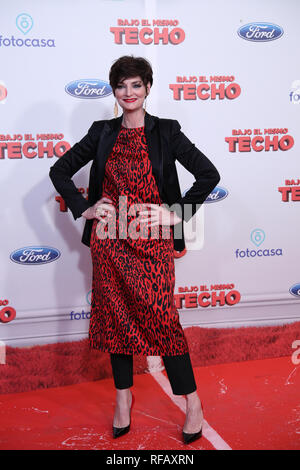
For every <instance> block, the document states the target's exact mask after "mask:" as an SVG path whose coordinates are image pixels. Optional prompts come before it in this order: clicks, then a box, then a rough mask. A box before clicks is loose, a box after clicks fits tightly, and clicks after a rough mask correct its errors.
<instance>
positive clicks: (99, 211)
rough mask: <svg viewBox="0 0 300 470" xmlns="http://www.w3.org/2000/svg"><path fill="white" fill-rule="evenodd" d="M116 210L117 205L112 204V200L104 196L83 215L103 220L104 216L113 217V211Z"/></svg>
mask: <svg viewBox="0 0 300 470" xmlns="http://www.w3.org/2000/svg"><path fill="white" fill-rule="evenodd" d="M107 203H108V204H107ZM109 203H111V204H109ZM114 210H115V207H114V206H113V204H112V200H111V199H109V198H108V197H105V196H104V197H102V198H101V199H99V201H97V202H96V203H95V204H94V205H93V206H91V207H89V208H88V209H87V210H86V211H84V212H83V213H82V214H81V215H82V217H85V218H86V219H98V220H103V219H102V217H105V216H107V217H111V216H112V214H111V213H112V212H113V211H114Z"/></svg>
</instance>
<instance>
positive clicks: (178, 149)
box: [49, 113, 220, 256]
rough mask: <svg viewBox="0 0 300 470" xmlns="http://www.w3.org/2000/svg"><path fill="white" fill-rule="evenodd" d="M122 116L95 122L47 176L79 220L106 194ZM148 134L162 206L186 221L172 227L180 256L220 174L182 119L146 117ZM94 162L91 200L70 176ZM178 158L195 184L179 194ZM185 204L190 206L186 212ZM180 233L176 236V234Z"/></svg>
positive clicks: (88, 231) (85, 239) (89, 226)
mask: <svg viewBox="0 0 300 470" xmlns="http://www.w3.org/2000/svg"><path fill="white" fill-rule="evenodd" d="M121 123H122V116H121V117H118V118H116V119H110V120H103V121H95V122H94V123H93V124H92V126H91V127H90V129H89V130H88V133H87V134H86V135H85V136H84V137H83V139H81V140H80V142H78V143H76V144H75V145H74V146H73V147H72V148H70V149H69V150H68V151H67V152H66V153H65V154H64V155H63V156H62V157H61V158H60V159H59V160H57V161H56V162H55V164H54V165H53V166H52V167H51V168H50V173H49V176H50V178H51V180H52V182H53V185H54V187H55V188H56V190H57V191H58V192H59V193H60V194H61V196H62V197H63V199H64V200H65V202H66V205H67V207H68V208H69V209H70V210H71V212H72V214H73V217H74V219H77V218H78V217H80V216H81V214H82V213H83V212H84V211H85V210H86V209H87V208H88V207H90V206H92V205H94V204H95V202H97V201H98V200H99V199H100V198H101V195H102V185H103V178H104V173H105V163H106V160H107V158H108V156H109V154H110V152H111V151H112V149H113V146H114V143H115V142H116V139H117V136H118V133H119V130H120V128H121ZM145 136H146V141H147V145H148V151H149V158H150V161H151V164H152V173H153V176H154V178H155V181H156V184H157V187H158V190H159V194H160V197H161V201H162V203H167V204H168V205H169V206H172V204H174V203H177V204H175V205H174V207H173V208H172V207H171V208H170V210H175V211H176V213H177V214H178V215H179V216H180V217H181V218H182V222H180V223H179V224H176V226H171V227H172V230H173V234H174V228H175V227H177V228H179V229H180V230H179V231H177V229H176V232H175V233H176V237H174V249H175V255H176V252H177V254H178V255H179V256H180V255H181V254H183V253H184V252H185V241H184V231H183V220H185V221H186V222H187V221H188V220H189V219H190V218H191V217H192V216H193V215H194V214H195V213H196V211H197V210H198V209H199V207H200V205H201V204H202V203H203V202H204V201H205V199H206V198H207V196H208V195H209V194H210V193H211V191H212V190H213V189H214V188H215V186H216V185H217V184H218V182H219V181H220V175H219V173H218V171H217V169H216V168H215V166H214V165H213V163H212V162H211V161H210V160H209V159H208V158H207V157H206V156H205V155H204V154H203V153H202V152H201V151H200V150H199V149H197V148H196V147H195V145H194V144H193V143H192V142H191V141H190V140H189V139H188V138H187V137H186V136H185V135H184V134H183V132H181V130H180V125H179V123H178V121H175V120H172V119H161V118H158V117H156V116H152V115H150V114H148V113H146V114H145ZM90 160H93V163H92V166H91V170H90V177H89V187H88V200H86V199H85V198H84V196H83V195H82V194H81V193H80V192H79V191H78V189H77V188H76V186H75V185H74V183H73V181H72V179H71V178H72V176H73V175H74V174H75V173H76V172H77V171H78V170H80V168H82V167H83V166H84V165H86V164H87V163H88V162H89V161H90ZM176 160H178V161H179V162H180V163H181V164H182V165H183V166H184V167H185V168H186V169H187V170H188V171H189V172H191V173H192V174H193V175H194V177H195V181H194V183H193V185H192V187H191V188H190V189H189V190H188V191H187V192H186V194H185V196H184V197H182V196H181V190H180V186H179V181H178V174H177V169H176V165H175V161H176ZM184 204H186V205H188V207H187V208H186V210H184ZM92 224H93V220H92V219H90V220H86V223H85V227H84V231H83V235H82V240H81V241H82V243H84V244H85V245H87V246H89V245H90V237H91V229H92ZM181 230H182V234H181V236H180V237H179V238H177V234H178V233H180V232H181Z"/></svg>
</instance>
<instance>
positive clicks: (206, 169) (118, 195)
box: [50, 56, 220, 443]
mask: <svg viewBox="0 0 300 470" xmlns="http://www.w3.org/2000/svg"><path fill="white" fill-rule="evenodd" d="M109 80H110V85H111V87H112V90H113V93H114V96H115V98H116V104H115V108H116V107H117V106H118V105H119V106H120V107H121V108H122V110H123V114H122V116H121V117H118V118H115V119H111V120H104V121H96V122H94V123H93V125H92V126H91V128H90V129H89V131H88V134H87V135H86V136H85V137H83V139H82V140H81V141H80V142H79V143H77V144H75V145H74V146H73V147H72V148H71V149H70V150H68V151H67V152H66V153H65V154H64V155H63V157H61V158H60V159H59V160H57V162H56V163H55V165H54V166H53V167H52V168H51V169H50V177H51V179H52V182H53V184H54V186H55V188H56V189H57V191H58V192H59V193H60V194H61V195H62V197H63V198H64V200H65V202H66V204H67V206H68V207H69V208H70V210H71V211H72V213H73V216H74V218H75V219H76V218H78V217H80V216H82V217H84V218H85V219H86V223H85V229H84V233H83V238H82V241H83V243H85V244H86V245H88V246H90V250H91V256H92V263H93V285H92V302H91V320H90V328H89V340H90V345H91V347H93V348H97V349H99V350H101V351H105V352H110V359H111V365H112V371H113V377H114V383H115V387H116V407H115V414H114V419H113V436H114V437H119V436H121V435H123V434H125V433H126V432H128V431H129V429H130V416H131V407H132V400H133V396H132V393H131V390H130V388H131V387H132V386H133V354H141V355H160V356H162V359H163V362H164V365H165V368H166V372H167V375H168V378H169V380H170V384H171V387H172V391H173V393H174V394H175V395H186V420H185V423H184V427H183V441H184V443H190V442H192V441H194V440H195V439H197V438H199V437H200V436H201V435H202V421H203V413H202V406H201V402H200V399H199V397H198V394H197V391H196V390H197V387H196V383H195V378H194V374H193V369H192V365H191V360H190V356H189V349H188V344H187V341H186V338H185V336H184V332H183V329H182V327H181V325H180V322H179V315H178V311H177V309H176V308H175V304H174V298H173V294H174V286H175V271H174V249H176V247H177V248H178V247H181V250H179V251H182V248H183V247H184V246H183V245H182V241H183V243H184V234H182V235H181V238H180V237H177V229H178V228H180V227H181V226H182V224H183V220H186V221H188V220H189V219H190V218H191V217H192V215H194V214H195V212H196V210H197V205H198V208H199V206H200V204H202V203H203V201H204V200H205V199H206V197H207V196H208V195H209V194H210V192H211V191H212V190H213V189H214V187H215V186H216V184H217V183H218V181H219V179H220V177H219V173H218V171H217V170H216V168H215V167H214V165H213V164H212V163H211V162H210V160H209V159H208V158H207V157H205V156H204V155H203V154H202V153H201V152H200V150H198V149H197V148H196V147H195V146H194V144H192V143H191V142H190V141H189V140H188V139H187V137H186V136H185V135H184V134H183V133H182V132H181V131H180V125H179V124H178V122H177V121H174V120H169V119H160V118H158V117H155V116H151V115H150V114H148V113H146V111H145V109H144V107H143V106H144V102H145V99H146V97H147V96H148V95H149V93H150V89H151V86H152V83H153V77H152V68H151V65H150V64H149V62H148V61H147V60H145V59H144V58H141V57H137V58H135V57H133V56H123V57H120V58H119V59H118V60H117V61H115V63H114V64H113V65H112V67H111V70H110V74H109ZM115 114H116V113H115ZM176 159H178V160H179V161H180V162H181V163H182V164H183V165H184V166H185V168H187V169H188V170H189V171H191V172H192V173H193V175H194V176H195V178H196V181H195V183H194V184H193V186H192V188H190V190H189V191H188V192H187V193H186V195H185V196H184V197H181V193H180V188H179V183H178V177H177V171H176V166H175V160H176ZM90 160H93V164H92V167H91V171H90V181H89V197H88V201H87V200H86V199H85V198H84V197H83V196H82V194H81V193H80V192H79V191H78V190H77V189H76V187H75V185H74V183H73V181H72V179H71V178H72V176H73V175H74V173H76V172H77V171H78V170H79V169H80V168H82V167H83V166H84V165H86V164H87V163H88V162H89V161H90ZM173 203H176V204H175V205H174V207H175V209H173V210H172V207H173V206H171V210H169V208H168V207H169V206H170V204H171V205H172V204H173ZM185 205H187V206H188V208H187V209H189V210H186V211H183V209H186V207H185ZM137 213H138V215H137ZM121 222H122V223H123V225H124V226H123V225H122V223H121ZM175 228H176V230H175V232H176V237H175V235H174V229H175ZM126 230H128V232H129V233H127V232H126ZM124 234H125V235H124ZM176 243H177V245H176ZM175 251H176V250H175ZM177 251H178V250H177Z"/></svg>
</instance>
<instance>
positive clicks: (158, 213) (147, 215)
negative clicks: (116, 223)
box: [140, 202, 182, 227]
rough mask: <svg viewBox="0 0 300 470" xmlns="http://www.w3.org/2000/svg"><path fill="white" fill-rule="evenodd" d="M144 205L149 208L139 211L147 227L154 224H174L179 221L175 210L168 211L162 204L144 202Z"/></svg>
mask: <svg viewBox="0 0 300 470" xmlns="http://www.w3.org/2000/svg"><path fill="white" fill-rule="evenodd" d="M144 206H147V207H148V208H149V210H150V212H149V210H146V211H140V216H141V219H140V221H141V222H142V223H147V225H148V227H152V226H154V225H175V224H178V223H179V222H181V220H182V219H181V218H180V217H179V216H178V215H177V214H176V212H172V211H169V210H168V209H167V208H166V207H164V206H163V205H162V206H160V205H159V204H151V203H148V202H146V203H144Z"/></svg>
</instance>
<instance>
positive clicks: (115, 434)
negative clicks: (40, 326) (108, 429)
mask: <svg viewBox="0 0 300 470" xmlns="http://www.w3.org/2000/svg"><path fill="white" fill-rule="evenodd" d="M131 396H132V401H131V407H130V421H129V424H128V426H125V427H123V428H116V427H115V426H113V437H114V438H116V437H120V436H123V435H124V434H126V433H127V432H128V431H129V430H130V424H131V410H132V407H133V403H134V395H133V394H132V392H131Z"/></svg>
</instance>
